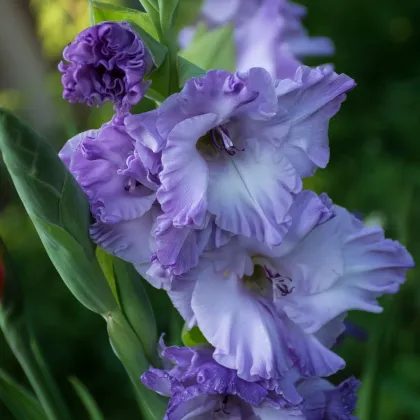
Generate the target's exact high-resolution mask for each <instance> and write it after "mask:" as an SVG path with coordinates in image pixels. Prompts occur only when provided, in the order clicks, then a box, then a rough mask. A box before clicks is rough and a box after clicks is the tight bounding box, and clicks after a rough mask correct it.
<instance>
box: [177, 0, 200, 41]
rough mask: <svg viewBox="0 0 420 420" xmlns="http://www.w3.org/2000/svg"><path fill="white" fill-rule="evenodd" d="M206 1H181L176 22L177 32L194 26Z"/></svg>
mask: <svg viewBox="0 0 420 420" xmlns="http://www.w3.org/2000/svg"><path fill="white" fill-rule="evenodd" d="M203 1H204V0H180V2H179V6H178V13H177V16H176V20H175V32H176V33H178V32H179V31H180V30H181V29H183V28H185V27H186V26H190V25H193V24H194V23H195V22H196V21H197V19H198V17H199V15H200V10H201V7H202V5H203Z"/></svg>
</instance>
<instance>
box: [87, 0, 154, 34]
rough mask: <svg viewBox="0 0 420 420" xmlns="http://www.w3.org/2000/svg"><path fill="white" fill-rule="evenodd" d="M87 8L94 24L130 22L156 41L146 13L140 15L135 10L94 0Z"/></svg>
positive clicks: (151, 24)
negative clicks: (108, 21) (107, 21)
mask: <svg viewBox="0 0 420 420" xmlns="http://www.w3.org/2000/svg"><path fill="white" fill-rule="evenodd" d="M89 6H90V10H91V15H92V16H93V22H94V24H96V23H99V22H103V21H106V20H110V21H115V22H121V21H125V20H130V21H131V22H134V23H135V24H136V25H138V26H139V27H140V28H142V29H143V30H144V31H146V32H147V33H148V34H149V35H151V36H152V37H153V38H155V39H158V33H157V31H156V28H155V26H154V25H153V22H152V21H151V20H150V17H149V15H148V14H147V13H142V12H140V11H138V10H135V9H130V8H128V7H123V6H117V5H114V4H109V3H103V2H100V1H96V0H90V1H89Z"/></svg>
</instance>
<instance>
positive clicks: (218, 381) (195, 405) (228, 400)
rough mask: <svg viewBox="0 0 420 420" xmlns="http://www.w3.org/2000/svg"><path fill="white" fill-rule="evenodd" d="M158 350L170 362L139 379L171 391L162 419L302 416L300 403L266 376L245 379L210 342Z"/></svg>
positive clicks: (297, 418)
mask: <svg viewBox="0 0 420 420" xmlns="http://www.w3.org/2000/svg"><path fill="white" fill-rule="evenodd" d="M162 356H163V357H164V359H165V360H166V362H167V364H169V366H167V368H166V369H165V370H159V369H154V368H150V369H149V370H148V371H147V372H146V373H145V374H144V375H143V376H142V381H143V383H144V384H145V385H146V386H147V387H149V388H150V389H152V390H154V391H156V392H158V393H159V394H161V395H164V396H167V397H170V401H169V405H168V408H167V411H166V415H165V417H164V419H165V420H182V419H185V420H186V419H191V420H192V419H197V420H198V419H226V418H229V419H237V420H256V419H260V420H269V419H273V418H276V419H284V420H303V419H304V418H305V417H304V416H303V415H302V412H301V409H300V406H299V405H298V404H292V403H291V402H290V401H288V400H286V399H285V398H284V396H282V395H279V394H277V393H276V392H275V391H274V390H272V389H270V387H269V384H268V382H267V381H256V382H247V381H244V380H243V379H241V378H239V377H238V376H237V374H236V372H235V371H234V370H232V369H228V368H226V367H224V366H221V365H219V364H218V363H216V362H215V361H214V359H213V358H212V350H211V349H210V348H205V347H202V348H190V347H166V348H165V347H164V348H163V351H162ZM297 399H298V403H299V402H300V400H301V398H300V397H299V396H298V395H297Z"/></svg>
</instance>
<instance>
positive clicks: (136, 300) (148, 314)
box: [113, 258, 158, 363]
mask: <svg viewBox="0 0 420 420" xmlns="http://www.w3.org/2000/svg"><path fill="white" fill-rule="evenodd" d="M113 261H114V269H115V276H116V279H117V284H118V294H119V298H120V301H121V306H122V311H123V313H124V315H125V316H126V318H127V320H128V322H129V323H130V325H131V327H132V328H133V330H134V332H135V333H136V335H137V337H138V338H139V340H140V341H141V343H142V345H143V348H144V351H145V353H146V356H147V357H148V359H149V361H150V363H154V362H156V356H157V339H158V336H157V327H156V320H155V315H154V313H153V309H152V305H151V304H150V300H149V297H148V295H147V292H146V290H145V288H144V287H143V284H142V282H143V281H144V280H143V279H142V278H141V277H140V275H139V274H138V273H137V271H136V270H135V269H134V267H133V265H132V264H128V263H126V262H125V261H122V260H120V259H118V258H114V259H113Z"/></svg>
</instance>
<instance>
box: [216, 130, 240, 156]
mask: <svg viewBox="0 0 420 420" xmlns="http://www.w3.org/2000/svg"><path fill="white" fill-rule="evenodd" d="M211 139H212V141H213V144H214V145H215V147H216V148H217V149H219V150H225V151H226V152H227V153H228V155H230V156H233V155H234V154H235V153H236V152H237V151H241V152H243V151H244V149H238V148H237V147H236V146H235V145H234V144H233V142H232V140H231V139H230V137H229V131H228V130H227V128H226V127H225V126H222V125H219V126H218V127H216V128H213V129H212V130H211Z"/></svg>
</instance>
